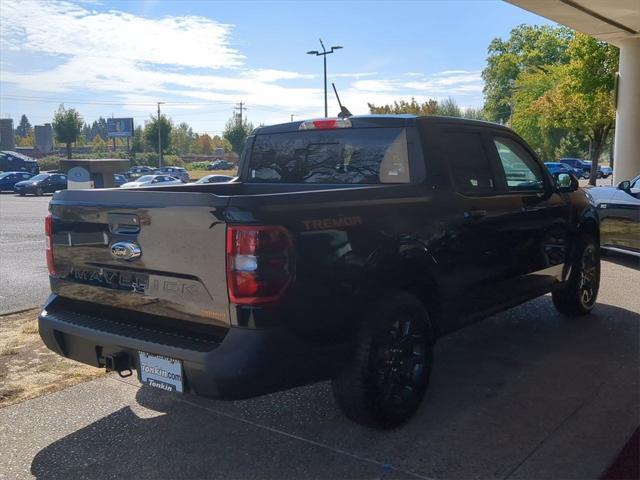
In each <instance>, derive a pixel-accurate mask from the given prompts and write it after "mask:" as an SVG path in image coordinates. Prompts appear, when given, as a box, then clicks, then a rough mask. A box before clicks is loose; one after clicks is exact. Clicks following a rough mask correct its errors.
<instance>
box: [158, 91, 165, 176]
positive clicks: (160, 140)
mask: <svg viewBox="0 0 640 480" xmlns="http://www.w3.org/2000/svg"><path fill="white" fill-rule="evenodd" d="M162 104H164V102H158V168H162V137H161V136H160V105H162Z"/></svg>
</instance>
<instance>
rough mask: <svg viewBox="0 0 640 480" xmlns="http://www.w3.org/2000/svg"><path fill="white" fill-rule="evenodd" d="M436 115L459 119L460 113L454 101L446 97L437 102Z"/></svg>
mask: <svg viewBox="0 0 640 480" xmlns="http://www.w3.org/2000/svg"><path fill="white" fill-rule="evenodd" d="M436 115H443V116H445V117H461V116H462V111H461V110H460V107H459V106H458V104H457V103H456V101H455V100H454V99H453V98H451V97H448V98H445V99H444V100H442V101H440V102H438V109H437V111H436Z"/></svg>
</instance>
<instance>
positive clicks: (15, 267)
mask: <svg viewBox="0 0 640 480" xmlns="http://www.w3.org/2000/svg"><path fill="white" fill-rule="evenodd" d="M49 200H51V195H45V196H42V197H20V196H16V195H14V194H13V193H8V192H5V193H2V194H0V224H1V225H2V228H0V314H2V313H7V312H12V311H16V310H21V309H25V308H30V307H33V306H35V305H39V304H41V303H42V302H43V301H44V300H45V299H46V298H47V295H49V278H48V276H47V265H46V263H45V257H44V217H45V216H46V214H47V206H48V204H49Z"/></svg>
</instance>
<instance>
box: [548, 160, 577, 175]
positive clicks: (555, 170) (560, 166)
mask: <svg viewBox="0 0 640 480" xmlns="http://www.w3.org/2000/svg"><path fill="white" fill-rule="evenodd" d="M544 164H545V166H546V167H547V169H548V170H549V173H551V175H557V174H559V173H567V174H571V175H574V174H575V170H574V169H573V167H571V166H569V165H565V164H564V163H560V162H544Z"/></svg>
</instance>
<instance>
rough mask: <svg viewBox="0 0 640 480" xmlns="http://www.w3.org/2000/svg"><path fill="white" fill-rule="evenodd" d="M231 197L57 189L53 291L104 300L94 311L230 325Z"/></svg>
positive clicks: (53, 207)
mask: <svg viewBox="0 0 640 480" xmlns="http://www.w3.org/2000/svg"><path fill="white" fill-rule="evenodd" d="M227 203H228V197H223V196H217V195H213V194H210V193H198V192H179V191H173V192H171V191H133V190H127V191H123V190H117V189H113V190H109V189H107V190H94V191H87V190H84V191H83V190H76V191H70V190H65V191H62V192H58V193H56V194H55V196H54V197H53V200H52V201H51V204H50V207H49V208H50V211H51V215H52V239H51V240H52V247H53V260H54V265H55V275H53V276H52V277H51V287H52V291H53V292H54V293H56V294H58V295H59V296H61V297H64V298H69V299H73V300H79V301H84V302H91V303H93V304H98V305H96V310H97V312H96V313H99V305H104V306H109V307H118V308H120V309H125V310H133V311H138V312H143V313H147V314H151V315H159V316H162V317H170V318H175V319H179V320H185V321H189V322H197V323H200V324H205V325H212V326H220V327H226V326H228V325H229V308H228V307H229V301H228V294H227V282H226V267H225V261H226V260H225V230H226V225H225V222H224V217H223V212H224V210H225V207H226V205H227ZM137 250H139V252H138V251H137Z"/></svg>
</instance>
